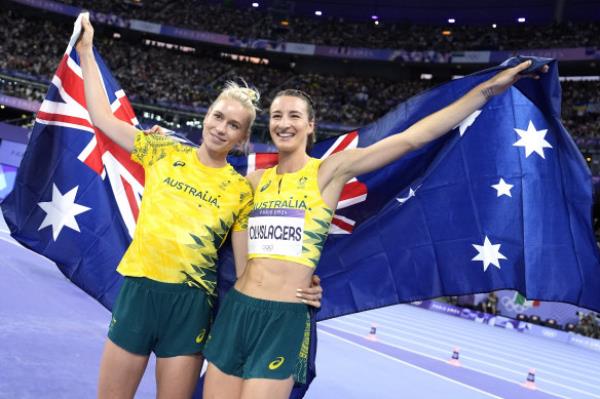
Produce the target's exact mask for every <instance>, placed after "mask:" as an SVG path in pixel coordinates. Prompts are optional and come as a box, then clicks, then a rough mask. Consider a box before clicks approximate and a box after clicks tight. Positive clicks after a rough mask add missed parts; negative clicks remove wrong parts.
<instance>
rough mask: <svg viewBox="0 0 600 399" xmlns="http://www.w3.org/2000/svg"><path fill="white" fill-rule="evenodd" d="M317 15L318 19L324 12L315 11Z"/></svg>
mask: <svg viewBox="0 0 600 399" xmlns="http://www.w3.org/2000/svg"><path fill="white" fill-rule="evenodd" d="M315 15H316V16H317V17H320V16H321V15H323V12H322V11H319V10H317V11H315Z"/></svg>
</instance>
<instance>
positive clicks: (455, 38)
mask: <svg viewBox="0 0 600 399" xmlns="http://www.w3.org/2000/svg"><path fill="white" fill-rule="evenodd" d="M62 2H63V3H66V4H71V5H75V6H79V7H87V8H90V9H93V10H98V11H102V12H106V13H112V14H117V15H120V16H121V17H123V18H127V19H132V18H135V19H142V20H146V21H151V22H157V23H161V24H167V25H174V26H181V27H187V28H191V29H195V30H201V31H208V32H216V33H223V34H227V35H233V36H236V37H238V38H261V39H271V40H275V41H286V42H300V43H313V44H321V45H329V46H343V47H366V48H392V49H405V50H423V49H431V50H438V51H457V50H458V51H461V50H505V49H527V48H557V47H587V46H597V45H599V44H600V35H599V34H600V25H598V24H594V23H582V24H571V23H564V24H560V25H551V26H543V27H539V26H528V25H519V26H497V27H496V28H492V26H462V25H458V24H456V25H455V24H452V25H450V24H449V25H447V26H438V27H432V26H430V25H427V26H422V25H411V24H408V23H405V24H401V23H388V22H386V21H385V16H384V15H382V16H380V17H379V18H378V20H377V22H378V24H375V21H373V20H368V21H365V22H361V23H358V22H351V21H344V20H343V19H341V18H332V17H327V16H323V17H314V18H298V17H292V16H283V14H282V13H281V12H277V13H273V12H270V11H268V10H263V9H261V8H251V7H249V8H248V9H239V8H235V7H227V6H224V5H214V4H212V5H211V4H207V2H206V1H198V0H196V1H182V0H179V1H168V0H154V1H145V2H142V1H120V2H115V1H109V0H83V1H81V0H77V1H75V0H63V1H62ZM443 31H449V32H450V34H445V35H444V34H442V32H443Z"/></svg>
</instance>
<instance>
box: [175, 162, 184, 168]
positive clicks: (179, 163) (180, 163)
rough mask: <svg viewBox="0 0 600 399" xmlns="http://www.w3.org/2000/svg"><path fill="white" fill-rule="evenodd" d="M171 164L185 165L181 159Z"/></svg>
mask: <svg viewBox="0 0 600 399" xmlns="http://www.w3.org/2000/svg"><path fill="white" fill-rule="evenodd" d="M173 166H174V167H177V166H185V162H183V161H175V162H174V163H173Z"/></svg>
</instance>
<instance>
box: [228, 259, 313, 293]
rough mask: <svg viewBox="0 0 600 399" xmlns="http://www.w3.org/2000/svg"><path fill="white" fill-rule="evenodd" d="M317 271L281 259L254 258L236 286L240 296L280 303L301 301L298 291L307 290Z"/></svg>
mask: <svg viewBox="0 0 600 399" xmlns="http://www.w3.org/2000/svg"><path fill="white" fill-rule="evenodd" d="M313 272H314V269H313V268H312V267H308V266H304V265H301V264H299V263H294V262H288V261H284V260H278V259H268V258H254V259H251V260H249V261H248V264H247V265H246V269H245V270H244V274H242V276H241V277H240V278H239V279H238V280H237V282H236V283H235V288H236V289H237V290H238V291H240V292H241V293H243V294H245V295H248V296H252V297H255V298H261V299H268V300H271V301H280V302H298V298H297V297H296V290H297V289H298V288H308V287H309V286H310V281H311V277H312V275H313Z"/></svg>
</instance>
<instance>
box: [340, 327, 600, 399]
mask: <svg viewBox="0 0 600 399" xmlns="http://www.w3.org/2000/svg"><path fill="white" fill-rule="evenodd" d="M336 320H337V321H339V322H341V323H343V324H349V325H351V326H356V325H355V324H352V323H351V322H346V321H342V320H339V319H336ZM328 327H330V328H337V329H338V330H340V331H344V332H346V333H348V334H352V335H355V336H357V337H363V336H362V335H360V334H356V333H355V332H354V331H349V330H346V329H343V328H339V327H334V326H328ZM379 335H385V336H389V337H390V338H393V339H397V340H399V341H405V342H408V343H411V344H413V345H418V346H421V347H426V348H429V349H431V350H434V351H441V350H442V349H439V348H436V347H433V346H431V345H426V344H423V343H422V342H418V341H414V340H412V339H403V338H398V337H394V336H390V335H388V334H379ZM386 345H389V346H392V347H395V348H399V349H403V350H406V351H409V352H412V353H416V354H419V355H422V356H426V357H429V358H431V359H436V360H442V361H444V360H443V359H440V358H437V357H434V356H430V355H428V354H426V353H423V352H418V351H415V350H414V349H411V348H407V347H405V346H401V345H397V344H392V343H389V342H386ZM462 358H463V359H467V360H470V361H472V362H475V363H481V364H484V365H486V366H488V367H490V368H492V369H494V368H495V369H499V370H503V371H506V372H508V373H511V374H517V375H522V373H519V372H518V371H516V370H513V369H510V368H507V367H502V366H499V365H497V364H493V363H489V362H485V361H483V360H479V359H476V358H473V357H470V356H464V355H463V356H462ZM463 367H464V366H463ZM470 370H474V371H477V372H479V373H482V374H487V375H490V376H493V377H495V378H500V379H504V380H506V381H511V382H513V383H515V381H514V380H509V379H506V378H503V377H499V376H497V375H495V374H488V373H485V372H483V371H481V370H479V369H470ZM536 380H537V381H541V382H544V383H545V384H549V385H555V386H558V387H561V388H564V389H566V390H568V391H574V392H579V393H582V394H585V395H588V396H590V397H593V398H598V399H600V395H596V394H594V393H591V392H588V391H584V390H582V389H578V388H574V387H572V386H568V385H564V384H560V383H558V382H554V381H551V380H547V379H545V378H540V377H536ZM538 391H541V392H545V393H548V394H551V395H555V396H560V395H559V394H557V393H554V392H549V391H543V390H541V389H538Z"/></svg>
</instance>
